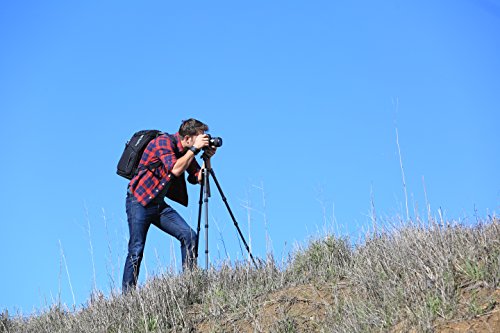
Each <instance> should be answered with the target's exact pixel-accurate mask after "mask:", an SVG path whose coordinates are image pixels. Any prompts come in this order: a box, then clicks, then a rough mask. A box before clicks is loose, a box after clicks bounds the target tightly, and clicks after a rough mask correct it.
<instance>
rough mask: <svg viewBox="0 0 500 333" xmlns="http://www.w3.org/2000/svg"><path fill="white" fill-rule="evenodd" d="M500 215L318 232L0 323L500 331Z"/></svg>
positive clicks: (141, 328) (152, 328) (93, 328)
mask: <svg viewBox="0 0 500 333" xmlns="http://www.w3.org/2000/svg"><path fill="white" fill-rule="evenodd" d="M499 281H500V220H499V219H497V218H489V219H487V220H484V221H479V222H478V223H477V224H476V225H475V226H472V227H470V226H464V225H461V224H459V223H455V222H449V223H443V222H439V223H438V222H436V221H431V222H430V223H429V224H425V225H423V224H421V221H412V222H408V223H404V224H399V225H391V226H390V227H385V228H381V227H379V228H378V230H373V231H372V232H371V233H369V234H368V235H366V236H365V237H364V238H363V240H360V241H358V242H357V243H355V244H354V245H353V243H352V242H351V241H350V240H349V239H346V238H338V237H335V236H333V235H326V236H325V237H323V238H320V239H314V240H311V241H310V242H309V245H308V246H307V247H306V248H305V249H303V250H299V251H297V252H296V253H294V254H293V255H291V256H290V258H288V260H287V262H286V263H284V264H282V263H280V264H278V263H277V262H276V261H275V260H274V259H273V258H272V257H269V258H267V260H266V262H262V263H261V267H260V268H259V269H255V268H253V267H251V266H248V265H246V264H244V263H241V264H233V265H228V264H220V265H219V267H217V268H216V269H212V270H210V271H208V272H206V271H203V270H196V271H193V272H190V273H186V274H182V275H178V274H173V273H172V274H166V275H164V276H161V277H156V278H154V279H152V280H149V281H148V282H147V283H146V284H145V285H144V286H143V287H142V288H141V289H139V290H138V291H137V292H134V293H131V294H129V295H127V296H122V295H120V294H116V295H111V296H109V297H104V296H103V295H102V294H100V293H99V292H96V293H94V294H93V295H92V296H91V298H90V300H89V301H88V304H87V305H86V306H85V307H84V308H83V309H81V310H78V311H69V310H67V308H66V307H65V306H63V305H54V306H53V307H52V308H51V309H50V310H47V311H45V312H43V313H41V314H38V315H33V316H31V317H28V318H19V317H9V315H8V313H6V312H4V313H3V314H2V315H1V316H0V332H9V333H10V332H37V333H38V332H72V333H73V332H103V333H119V332H137V333H139V332H144V333H145V332H412V331H413V332H457V331H458V332H469V331H473V332H495V331H496V332H498V331H500V306H499V302H500V289H499Z"/></svg>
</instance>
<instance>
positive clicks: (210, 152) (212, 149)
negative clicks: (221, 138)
mask: <svg viewBox="0 0 500 333" xmlns="http://www.w3.org/2000/svg"><path fill="white" fill-rule="evenodd" d="M216 151H217V147H210V146H208V147H207V148H205V153H204V154H205V156H206V157H208V158H210V157H212V156H214V155H215V152H216Z"/></svg>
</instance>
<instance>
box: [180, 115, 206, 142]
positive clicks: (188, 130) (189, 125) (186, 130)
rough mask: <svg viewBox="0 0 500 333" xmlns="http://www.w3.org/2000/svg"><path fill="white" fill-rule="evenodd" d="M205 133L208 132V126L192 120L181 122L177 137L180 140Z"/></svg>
mask: <svg viewBox="0 0 500 333" xmlns="http://www.w3.org/2000/svg"><path fill="white" fill-rule="evenodd" d="M206 131H208V126H207V125H206V124H204V123H202V122H201V121H199V120H196V119H194V118H190V119H188V120H183V121H182V124H181V127H179V135H180V136H181V138H183V137H185V136H186V135H188V136H191V135H197V134H199V133H201V132H206Z"/></svg>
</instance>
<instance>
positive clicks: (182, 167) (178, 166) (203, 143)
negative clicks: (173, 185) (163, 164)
mask: <svg viewBox="0 0 500 333" xmlns="http://www.w3.org/2000/svg"><path fill="white" fill-rule="evenodd" d="M208 144H209V140H208V136H207V135H205V134H202V135H198V136H197V137H196V139H195V141H194V144H193V146H194V147H196V148H198V149H202V148H203V147H207V146H208ZM194 156H195V155H194V153H193V152H192V151H191V150H188V151H187V152H186V153H185V154H184V156H182V157H181V158H179V159H178V160H177V161H176V162H175V164H174V166H173V168H172V171H171V173H172V174H173V175H174V176H176V177H179V176H180V175H182V173H183V172H184V171H186V169H187V168H188V167H189V165H190V164H191V162H192V161H193V159H194Z"/></svg>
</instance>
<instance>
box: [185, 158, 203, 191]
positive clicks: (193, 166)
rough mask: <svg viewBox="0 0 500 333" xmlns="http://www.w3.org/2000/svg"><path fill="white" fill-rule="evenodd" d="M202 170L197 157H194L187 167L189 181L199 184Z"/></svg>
mask: <svg viewBox="0 0 500 333" xmlns="http://www.w3.org/2000/svg"><path fill="white" fill-rule="evenodd" d="M200 170H201V167H200V165H199V164H198V162H197V161H196V160H195V159H193V160H192V161H191V163H190V164H189V166H188V168H187V172H188V182H190V183H191V184H193V185H195V184H198V175H199V174H200Z"/></svg>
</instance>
